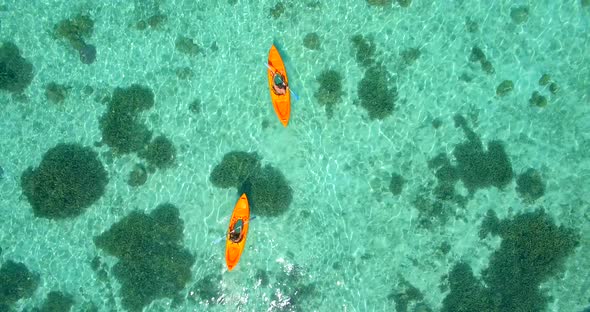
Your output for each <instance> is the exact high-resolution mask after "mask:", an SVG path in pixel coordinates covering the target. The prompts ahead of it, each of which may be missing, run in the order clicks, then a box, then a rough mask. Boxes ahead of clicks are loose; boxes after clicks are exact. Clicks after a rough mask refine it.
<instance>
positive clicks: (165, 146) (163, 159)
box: [139, 135, 176, 169]
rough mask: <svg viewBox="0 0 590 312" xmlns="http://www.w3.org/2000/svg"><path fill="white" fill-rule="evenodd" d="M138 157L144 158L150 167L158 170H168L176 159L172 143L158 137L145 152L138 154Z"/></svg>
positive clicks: (163, 137)
mask: <svg viewBox="0 0 590 312" xmlns="http://www.w3.org/2000/svg"><path fill="white" fill-rule="evenodd" d="M139 156H140V157H142V158H145V160H146V161H147V162H148V164H149V165H150V166H154V167H156V168H158V169H165V168H170V167H172V166H173V165H174V161H175V159H176V147H174V144H173V143H172V141H170V140H169V139H168V138H166V137H165V136H163V135H160V136H158V137H156V138H155V139H154V140H153V141H152V142H151V143H150V144H149V145H148V146H147V149H146V150H145V151H142V152H141V153H139Z"/></svg>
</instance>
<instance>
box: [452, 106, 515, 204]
mask: <svg viewBox="0 0 590 312" xmlns="http://www.w3.org/2000/svg"><path fill="white" fill-rule="evenodd" d="M455 122H456V125H457V126H458V127H461V128H462V129H463V132H465V136H466V137H467V141H466V142H463V143H460V144H458V145H457V146H455V149H454V150H453V156H455V159H456V161H457V166H456V170H457V174H458V177H459V178H460V179H461V181H463V184H464V185H465V187H466V188H467V189H468V190H469V192H470V193H474V192H475V191H476V190H478V189H480V188H486V187H489V186H495V187H497V188H504V187H505V186H506V185H507V184H508V183H510V181H512V178H513V172H512V164H511V163H510V159H509V158H508V155H507V154H506V151H505V150H504V144H503V143H502V142H500V141H491V142H489V143H488V148H487V151H486V150H484V147H483V143H482V142H481V140H480V138H479V137H478V136H477V135H476V134H475V132H473V130H471V129H470V128H469V127H468V126H467V122H466V121H465V119H464V118H463V117H462V116H459V115H457V116H455Z"/></svg>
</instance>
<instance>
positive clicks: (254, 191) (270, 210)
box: [238, 165, 293, 216]
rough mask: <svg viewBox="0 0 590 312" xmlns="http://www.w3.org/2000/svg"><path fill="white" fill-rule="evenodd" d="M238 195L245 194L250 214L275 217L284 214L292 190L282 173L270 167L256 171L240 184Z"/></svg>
mask: <svg viewBox="0 0 590 312" xmlns="http://www.w3.org/2000/svg"><path fill="white" fill-rule="evenodd" d="M238 193H246V195H248V200H249V202H250V205H251V206H252V213H254V214H256V215H263V216H277V215H280V214H282V213H284V212H285V211H286V210H287V208H289V205H290V204H291V201H292V200H293V190H292V189H291V187H290V186H289V184H288V183H287V179H286V178H285V176H284V175H283V173H282V172H281V171H280V170H278V169H276V168H274V167H273V166H271V165H266V166H264V168H261V169H260V170H258V171H256V172H255V173H254V174H253V175H252V176H250V177H249V178H248V180H246V182H244V184H242V186H241V187H240V188H239V190H238Z"/></svg>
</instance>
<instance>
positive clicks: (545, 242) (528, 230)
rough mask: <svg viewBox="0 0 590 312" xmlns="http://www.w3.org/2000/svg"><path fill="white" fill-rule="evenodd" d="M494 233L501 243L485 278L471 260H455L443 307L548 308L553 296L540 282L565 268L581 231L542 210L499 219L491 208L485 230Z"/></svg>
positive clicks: (500, 309)
mask: <svg viewBox="0 0 590 312" xmlns="http://www.w3.org/2000/svg"><path fill="white" fill-rule="evenodd" d="M489 233H491V234H492V235H498V236H500V237H501V238H502V243H501V245H500V248H499V249H498V250H496V251H495V252H494V253H493V254H492V256H491V259H490V262H489V266H488V267H487V268H486V269H485V270H483V271H482V274H481V275H482V281H483V283H482V282H481V281H479V280H477V279H476V278H475V277H474V276H473V273H472V272H471V268H470V267H469V266H468V265H467V264H461V263H460V264H457V265H455V267H454V268H453V270H452V271H451V273H450V274H449V284H450V288H451V292H450V293H449V294H448V295H447V297H446V298H445V299H444V300H443V308H442V310H441V311H443V312H446V311H545V308H546V305H547V303H548V302H549V298H548V297H547V295H546V294H545V292H544V291H543V290H542V288H541V287H540V285H541V284H542V283H543V282H545V281H546V280H547V279H548V278H550V277H551V276H553V275H555V274H556V273H559V272H560V271H561V270H562V269H563V262H564V260H565V258H566V257H567V256H568V255H570V254H572V253H573V251H574V249H575V248H576V247H577V246H578V245H579V239H580V237H579V235H577V234H576V233H575V232H574V231H573V230H572V229H569V228H566V227H564V226H557V225H555V223H553V221H552V220H551V218H550V217H549V216H548V215H547V214H546V213H545V212H544V211H543V210H537V211H535V212H530V213H525V214H521V215H518V216H516V217H515V218H514V219H512V220H498V218H497V217H496V215H495V213H494V212H493V211H490V212H488V214H487V215H486V219H485V220H484V222H483V225H482V229H481V232H480V236H481V237H485V236H487V234H489Z"/></svg>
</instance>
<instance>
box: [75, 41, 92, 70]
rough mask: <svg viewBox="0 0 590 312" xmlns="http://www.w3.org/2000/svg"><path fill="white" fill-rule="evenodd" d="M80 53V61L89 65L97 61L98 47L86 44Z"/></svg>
mask: <svg viewBox="0 0 590 312" xmlns="http://www.w3.org/2000/svg"><path fill="white" fill-rule="evenodd" d="M78 53H80V61H82V63H84V64H87V65H88V64H92V63H94V61H96V47H95V46H94V45H93V44H84V46H82V47H81V48H80V50H78Z"/></svg>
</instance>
